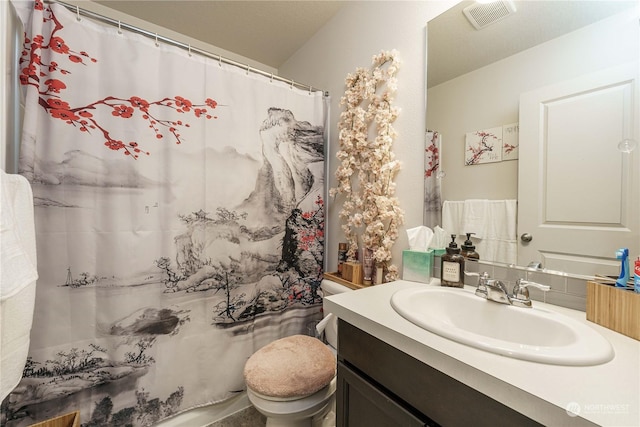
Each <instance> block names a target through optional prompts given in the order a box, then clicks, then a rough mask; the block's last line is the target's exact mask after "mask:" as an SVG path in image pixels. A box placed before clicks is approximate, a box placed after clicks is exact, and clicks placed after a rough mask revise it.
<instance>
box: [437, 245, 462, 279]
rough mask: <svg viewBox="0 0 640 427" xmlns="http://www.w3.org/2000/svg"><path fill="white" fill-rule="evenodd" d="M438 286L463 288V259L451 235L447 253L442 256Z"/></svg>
mask: <svg viewBox="0 0 640 427" xmlns="http://www.w3.org/2000/svg"><path fill="white" fill-rule="evenodd" d="M440 284H441V285H442V286H449V287H454V288H462V287H464V257H463V256H462V255H460V248H458V245H457V244H456V235H455V234H452V235H451V243H449V247H447V253H446V254H444V255H442V260H441V263H440Z"/></svg>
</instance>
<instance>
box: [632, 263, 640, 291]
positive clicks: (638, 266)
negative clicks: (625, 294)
mask: <svg viewBox="0 0 640 427" xmlns="http://www.w3.org/2000/svg"><path fill="white" fill-rule="evenodd" d="M634 264H635V266H634V269H633V273H634V274H633V290H634V291H635V292H637V293H639V294H640V257H638V259H637V260H636V262H635V263H634Z"/></svg>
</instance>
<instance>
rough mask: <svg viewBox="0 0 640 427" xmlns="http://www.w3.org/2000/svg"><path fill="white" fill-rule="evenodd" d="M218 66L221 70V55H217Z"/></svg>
mask: <svg viewBox="0 0 640 427" xmlns="http://www.w3.org/2000/svg"><path fill="white" fill-rule="evenodd" d="M218 65H219V66H220V68H222V55H218Z"/></svg>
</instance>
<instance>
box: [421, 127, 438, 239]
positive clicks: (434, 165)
mask: <svg viewBox="0 0 640 427" xmlns="http://www.w3.org/2000/svg"><path fill="white" fill-rule="evenodd" d="M441 143H442V136H441V135H440V132H436V131H432V130H428V131H427V133H426V140H425V149H424V214H423V224H424V225H425V226H427V227H429V228H434V227H435V226H437V225H441V223H442V195H441V191H440V181H441V180H442V177H443V173H442V167H441V164H442V159H441V148H442V144H441Z"/></svg>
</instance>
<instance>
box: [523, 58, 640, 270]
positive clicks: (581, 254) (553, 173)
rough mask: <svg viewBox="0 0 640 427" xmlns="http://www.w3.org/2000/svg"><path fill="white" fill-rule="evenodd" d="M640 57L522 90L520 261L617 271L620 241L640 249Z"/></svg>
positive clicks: (638, 252) (558, 267) (551, 266)
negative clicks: (623, 146)
mask: <svg viewBox="0 0 640 427" xmlns="http://www.w3.org/2000/svg"><path fill="white" fill-rule="evenodd" d="M638 114H639V110H638V64H637V63H633V64H628V65H625V66H620V67H614V68H610V69H607V70H604V71H600V72H597V73H591V74H587V75H584V76H581V77H579V78H576V79H573V80H570V81H567V82H563V83H561V84H556V85H552V86H547V87H543V88H539V89H536V90H534V91H531V92H527V93H525V94H522V95H521V97H520V159H519V165H518V167H519V172H518V234H519V235H522V234H523V233H525V232H526V233H529V234H531V235H532V236H533V240H532V241H531V242H529V243H526V242H523V241H520V242H519V248H518V264H520V265H527V264H528V263H529V262H531V261H541V262H542V263H543V266H544V267H546V268H549V269H552V270H560V271H567V272H572V273H579V274H588V275H593V274H608V275H616V274H618V273H619V262H618V261H616V260H615V252H616V250H617V249H619V248H622V247H626V248H629V250H630V254H631V255H632V256H634V255H640V231H639V230H640V209H639V205H640V195H639V193H640V175H639V173H638V169H639V166H640V161H639V160H640V153H639V152H638V150H636V151H635V152H633V153H631V154H624V153H622V152H620V151H619V150H618V149H617V145H618V143H619V142H620V141H621V140H622V139H625V138H633V139H635V140H638V133H639V132H638V117H639V116H638Z"/></svg>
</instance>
